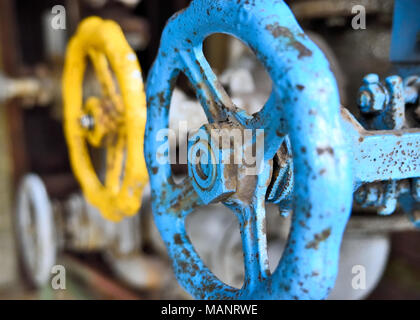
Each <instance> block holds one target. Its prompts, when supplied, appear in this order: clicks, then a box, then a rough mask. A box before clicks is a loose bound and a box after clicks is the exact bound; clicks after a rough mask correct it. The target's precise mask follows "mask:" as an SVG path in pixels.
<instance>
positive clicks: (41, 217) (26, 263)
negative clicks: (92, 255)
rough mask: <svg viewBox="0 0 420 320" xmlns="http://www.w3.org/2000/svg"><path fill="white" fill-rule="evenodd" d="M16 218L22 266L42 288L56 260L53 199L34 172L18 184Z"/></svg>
mask: <svg viewBox="0 0 420 320" xmlns="http://www.w3.org/2000/svg"><path fill="white" fill-rule="evenodd" d="M31 211H32V212H31ZM31 213H33V216H32V214H31ZM16 218H17V228H18V230H17V232H18V237H19V240H20V241H19V245H20V249H21V253H22V262H23V267H24V269H25V272H26V273H27V275H28V276H29V277H30V281H31V282H32V284H34V285H35V286H37V287H42V286H43V285H45V284H46V283H47V282H48V279H49V278H50V275H51V268H52V267H53V265H54V263H55V261H56V247H55V234H54V233H55V231H54V217H53V211H52V207H51V204H50V200H49V197H48V194H47V190H46V189H45V186H44V183H43V182H42V180H41V179H40V178H39V177H38V176H37V175H35V174H28V175H26V176H25V177H24V178H23V180H22V182H21V183H20V185H19V188H18V193H17V206H16ZM31 224H33V225H34V230H31V229H32V226H31Z"/></svg>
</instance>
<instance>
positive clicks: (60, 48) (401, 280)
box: [0, 0, 420, 299]
mask: <svg viewBox="0 0 420 320" xmlns="http://www.w3.org/2000/svg"><path fill="white" fill-rule="evenodd" d="M286 2H288V4H289V5H290V7H291V9H292V11H293V12H294V14H295V15H296V18H297V20H298V21H299V22H300V24H301V26H302V27H303V28H304V30H305V32H306V33H307V34H308V35H309V36H310V37H311V39H312V40H313V41H314V42H315V43H317V44H318V46H319V47H320V48H321V49H322V50H323V51H324V53H325V54H326V56H327V58H328V59H329V61H330V64H331V67H332V70H333V72H334V73H335V75H336V78H337V81H338V84H339V89H340V94H341V100H342V101H341V103H342V105H343V106H345V107H347V108H348V109H350V111H351V112H353V113H354V114H355V115H357V113H358V111H357V108H356V105H357V103H356V102H357V92H358V89H359V87H360V86H361V84H362V79H363V77H364V75H366V74H368V73H377V74H378V75H379V76H380V78H381V79H383V78H384V77H386V76H388V75H391V74H394V73H395V72H397V71H399V70H401V66H399V65H397V64H395V63H391V62H390V48H391V38H392V23H393V9H394V1H392V0H381V1H380V0H359V1H348V0H294V1H286ZM188 4H189V0H72V1H70V0H38V1H27V0H1V1H0V299H100V298H104V299H170V298H172V299H173V298H175V299H176V298H180V299H189V298H190V297H189V295H188V294H186V293H185V292H184V291H183V290H182V289H181V288H180V287H179V285H178V284H177V282H176V280H175V277H174V275H173V272H172V269H171V266H170V262H169V261H168V258H167V255H166V249H165V248H164V245H163V243H162V242H161V240H160V236H159V234H158V232H157V230H156V227H155V226H154V224H153V218H152V214H151V209H150V196H149V194H150V192H148V191H146V192H145V194H144V204H143V207H142V209H141V212H140V215H138V216H136V217H135V218H131V219H129V220H125V221H123V222H122V223H120V224H113V223H110V222H106V221H105V220H103V219H102V218H101V216H100V214H99V213H98V212H97V211H96V209H95V208H93V207H91V206H90V205H89V204H88V203H87V202H86V200H85V199H84V197H83V195H82V193H81V191H80V188H79V185H78V183H77V181H76V179H75V178H74V176H73V174H72V171H71V168H70V165H69V160H68V150H67V146H66V143H65V139H64V135H63V127H62V100H61V85H60V83H61V75H62V69H63V64H64V59H65V51H66V45H67V42H68V39H69V38H70V37H71V35H72V34H73V33H74V32H75V30H76V28H77V26H78V24H79V22H80V21H81V20H82V19H83V18H85V17H88V16H91V15H97V16H100V17H103V18H106V19H112V20H115V21H116V22H118V24H119V25H120V26H121V28H122V29H123V31H124V34H125V36H126V38H127V40H128V42H129V43H130V45H131V46H132V48H133V49H134V50H135V52H136V53H137V55H138V58H139V61H140V64H141V66H142V69H143V74H144V75H147V73H148V70H149V69H150V67H151V65H152V63H153V61H154V58H155V57H156V54H157V51H158V48H159V42H160V35H161V33H162V30H163V28H164V26H165V24H166V21H167V19H168V18H169V17H170V16H171V15H172V14H174V13H175V12H177V11H179V10H181V9H183V8H185V7H186V6H188ZM358 4H360V5H363V6H364V7H365V9H366V19H367V20H366V22H367V26H366V29H362V30H360V29H358V30H355V29H353V28H352V27H351V21H352V19H353V17H354V14H353V13H352V11H351V8H352V7H353V6H354V5H358ZM57 5H58V6H62V7H58V8H64V9H65V17H66V21H65V29H53V28H51V19H52V18H53V17H54V16H55V14H54V13H53V12H52V10H53V8H54V7H55V6H57ZM56 8H57V7H56ZM419 14H420V13H419ZM417 41H418V39H417ZM204 51H205V55H206V57H207V59H208V60H209V62H210V64H211V66H212V67H213V69H214V70H215V72H216V74H217V75H218V76H219V78H220V80H221V82H222V83H223V85H224V86H225V87H226V89H227V92H228V93H229V94H230V95H231V96H232V97H233V99H234V102H235V103H236V104H237V105H241V106H242V107H243V108H245V109H247V110H248V111H249V112H255V111H257V110H259V108H261V106H262V105H263V104H264V102H265V100H266V99H267V97H268V94H269V92H270V89H271V83H270V79H269V78H268V76H267V74H266V72H265V70H264V69H263V68H262V66H261V65H260V64H259V62H258V61H257V60H256V58H255V56H254V54H253V53H252V52H251V51H250V50H249V49H247V48H246V47H245V46H244V45H243V44H242V43H241V42H240V41H239V40H236V39H234V38H232V37H230V36H228V35H221V34H217V35H213V36H211V37H209V38H208V39H207V40H206V42H205V46H204ZM97 86H98V84H97V81H96V80H95V77H94V75H92V74H89V71H88V72H87V75H86V80H85V90H87V91H89V90H90V91H93V92H95V90H97ZM174 110H175V111H174ZM182 119H185V120H187V121H189V122H190V123H191V124H192V126H193V127H194V126H195V127H199V126H200V125H201V124H202V123H204V122H205V121H206V119H205V116H204V114H203V112H202V110H201V108H200V106H199V104H198V102H197V101H196V99H195V96H194V92H193V90H192V89H191V86H189V84H188V81H187V80H186V79H185V78H182V77H181V78H180V79H178V82H177V89H176V90H175V92H174V94H173V99H172V104H171V126H173V127H176V126H177V123H178V121H179V120H182ZM175 147H176V146H175ZM99 158H100V157H99ZM97 161H98V162H100V159H98V160H97ZM184 169H185V168H181V167H180V168H175V170H178V171H179V174H180V175H182V173H183V170H184ZM232 216H233V215H232V214H230V213H229V212H227V209H225V208H223V207H222V206H217V205H212V206H209V207H206V208H204V209H202V210H200V211H199V212H196V213H195V214H194V215H192V217H191V219H189V220H188V230H189V236H190V238H191V239H192V241H193V243H194V245H195V247H196V249H197V251H198V252H199V254H200V256H201V257H202V258H203V260H204V261H205V262H206V264H207V265H208V266H209V267H210V268H211V269H212V271H213V272H215V274H216V275H218V276H219V277H220V278H221V279H222V280H224V281H225V282H227V283H229V284H231V285H234V286H240V285H241V281H242V280H243V265H242V264H241V263H242V259H241V256H242V251H241V244H240V235H239V231H238V230H239V229H238V227H237V223H236V221H235V219H234V218H233V217H232ZM269 219H271V220H270V221H271V222H270V224H269V225H270V228H269V231H268V238H269V256H270V264H271V265H272V267H275V266H276V263H277V262H278V259H279V258H280V256H281V252H282V249H283V247H284V243H285V241H286V239H287V232H288V223H289V219H287V218H282V217H281V216H280V215H279V214H278V212H277V210H276V209H275V208H270V209H269ZM40 221H41V222H40ZM418 243H420V233H419V232H416V231H415V230H414V227H413V226H412V225H411V223H410V222H409V221H408V219H407V218H406V217H405V216H404V214H403V213H401V212H396V213H395V214H393V215H392V216H390V217H379V216H377V215H376V213H375V212H371V211H367V210H361V209H360V208H357V207H355V209H354V212H353V215H352V219H351V221H350V223H349V226H348V230H347V231H346V235H345V238H344V242H343V248H342V257H341V262H340V274H339V278H338V281H337V285H336V288H334V290H333V293H332V295H331V298H333V299H420V251H419V250H418V248H417V245H418ZM210 244H211V245H210ZM51 265H62V266H64V267H65V272H66V283H65V287H66V288H65V289H54V288H52V286H51V282H50V280H51V279H50V278H51V276H53V274H52V273H51ZM354 265H363V266H365V267H366V288H365V289H359V290H355V289H353V288H352V287H351V279H352V277H353V276H354V274H353V273H352V267H353V266H354Z"/></svg>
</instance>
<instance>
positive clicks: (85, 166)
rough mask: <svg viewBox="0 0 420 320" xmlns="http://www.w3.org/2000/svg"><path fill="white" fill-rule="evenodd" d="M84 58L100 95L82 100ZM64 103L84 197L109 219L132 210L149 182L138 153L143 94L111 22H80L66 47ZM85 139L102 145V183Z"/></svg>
mask: <svg viewBox="0 0 420 320" xmlns="http://www.w3.org/2000/svg"><path fill="white" fill-rule="evenodd" d="M87 58H90V60H91V62H92V65H93V68H94V71H95V74H96V76H97V79H98V80H99V83H100V84H101V89H102V95H103V96H102V97H89V98H87V99H86V101H85V102H83V90H82V86H83V78H84V73H85V70H86V66H87ZM108 63H109V64H108ZM110 68H111V69H110ZM111 70H112V71H113V73H114V74H115V78H116V82H117V84H118V86H117V85H116V83H115V82H114V77H113V75H112V72H111ZM118 88H119V90H118ZM63 103H64V131H65V136H66V140H67V145H68V149H69V154H70V162H71V165H72V169H73V172H74V174H75V176H76V178H77V179H78V181H79V183H80V185H81V187H82V190H83V193H84V195H85V196H86V198H87V200H88V201H89V202H90V203H91V204H92V205H94V206H95V207H97V208H98V209H99V210H100V211H101V213H102V215H103V216H104V217H105V218H107V219H109V220H112V221H120V220H121V219H122V218H123V217H125V216H132V215H134V214H136V213H137V211H138V210H139V208H140V206H141V195H142V191H143V188H144V186H145V185H146V183H147V181H148V175H147V168H146V164H145V161H144V156H143V136H144V128H145V125H146V97H145V93H144V88H143V81H142V74H141V69H140V66H139V63H138V61H137V57H136V55H135V53H134V52H133V50H132V49H131V48H130V46H129V44H128V43H127V41H126V39H125V37H124V34H123V32H122V30H121V28H120V27H119V26H118V25H117V24H116V23H115V22H113V21H110V20H102V19H101V18H98V17H90V18H87V19H85V20H84V21H83V22H82V23H81V24H80V25H79V27H78V30H77V32H76V34H75V35H74V36H73V38H72V39H71V40H70V42H69V45H68V48H67V53H66V61H65V66H64V74H63ZM88 143H89V144H90V145H91V146H92V147H102V148H105V149H106V172H105V179H104V180H105V181H104V183H102V182H101V181H100V180H99V178H98V176H97V174H96V172H95V170H94V167H93V164H92V162H91V159H90V155H89V149H88ZM123 169H124V172H122V171H123Z"/></svg>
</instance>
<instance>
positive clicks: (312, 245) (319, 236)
mask: <svg viewBox="0 0 420 320" xmlns="http://www.w3.org/2000/svg"><path fill="white" fill-rule="evenodd" d="M330 235H331V228H327V229H325V230H324V231H322V232H321V233H316V234H315V238H314V240H312V241H311V242H309V243H308V244H307V245H306V246H305V248H306V249H315V250H318V247H319V244H320V243H321V242H322V241H325V240H327V239H328V237H329V236H330Z"/></svg>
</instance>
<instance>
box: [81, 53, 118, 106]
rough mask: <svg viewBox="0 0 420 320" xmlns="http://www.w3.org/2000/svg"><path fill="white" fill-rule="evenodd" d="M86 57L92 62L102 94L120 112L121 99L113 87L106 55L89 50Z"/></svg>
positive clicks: (113, 83)
mask: <svg viewBox="0 0 420 320" xmlns="http://www.w3.org/2000/svg"><path fill="white" fill-rule="evenodd" d="M88 55H89V58H90V60H91V61H92V64H93V68H94V69H95V74H96V76H97V79H98V81H99V83H100V85H101V89H102V94H103V95H104V96H105V97H107V98H109V99H110V100H111V101H112V103H113V104H114V106H115V108H116V110H117V111H118V112H122V110H123V107H122V104H121V99H120V98H119V95H118V93H117V88H116V86H115V82H114V79H113V77H112V73H111V70H110V68H109V63H108V60H107V58H106V55H105V54H104V53H102V52H99V51H96V50H94V49H90V50H89V52H88Z"/></svg>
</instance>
